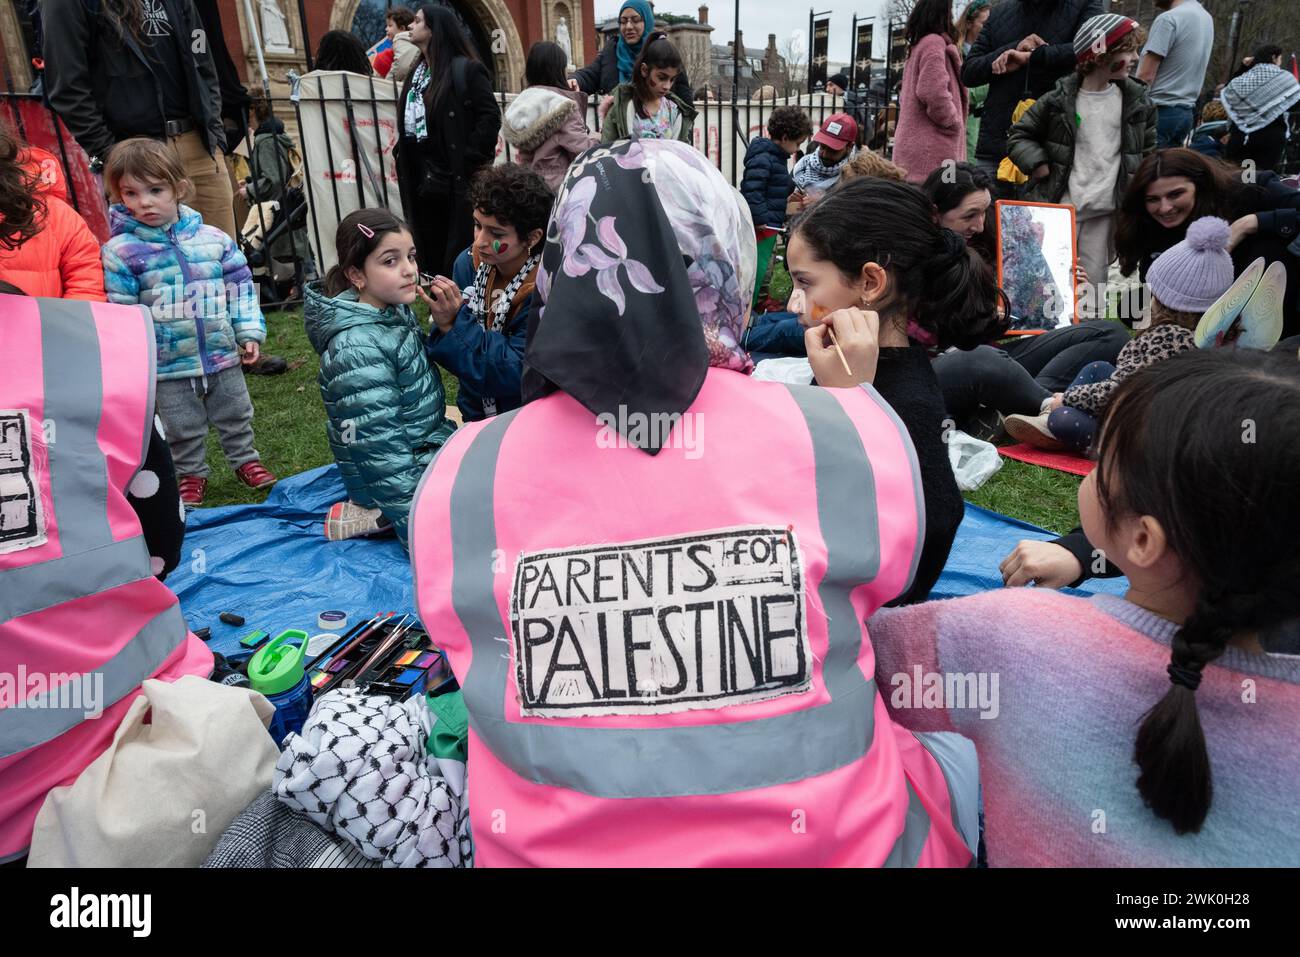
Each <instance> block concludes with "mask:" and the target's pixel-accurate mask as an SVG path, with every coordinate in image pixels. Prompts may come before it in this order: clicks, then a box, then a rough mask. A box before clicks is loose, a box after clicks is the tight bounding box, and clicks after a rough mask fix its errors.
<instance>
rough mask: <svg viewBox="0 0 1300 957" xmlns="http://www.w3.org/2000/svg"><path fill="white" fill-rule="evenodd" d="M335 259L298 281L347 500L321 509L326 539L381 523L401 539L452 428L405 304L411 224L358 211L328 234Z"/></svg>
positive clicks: (382, 212)
mask: <svg viewBox="0 0 1300 957" xmlns="http://www.w3.org/2000/svg"><path fill="white" fill-rule="evenodd" d="M335 246H336V248H337V250H338V265H337V266H335V267H334V268H333V269H331V270H330V271H329V275H327V276H326V277H325V282H324V286H323V288H322V285H321V284H320V283H309V284H308V285H307V304H306V307H305V309H304V310H303V321H304V322H305V323H306V326H307V338H309V339H310V340H311V344H312V347H313V348H315V350H316V351H317V352H318V353H320V377H319V381H320V393H321V400H322V401H323V402H324V403H325V412H326V414H327V415H328V416H329V421H328V423H327V424H326V430H327V432H328V435H329V440H330V447H331V449H332V450H333V452H334V460H335V461H336V462H338V466H339V473H340V474H341V475H342V477H343V484H344V486H346V488H347V490H348V496H349V500H348V501H346V502H339V503H337V504H335V505H333V506H332V507H331V508H330V511H329V515H328V517H327V519H326V521H325V537H326V538H328V539H329V540H330V541H338V540H340V539H345V538H358V537H361V536H365V535H375V534H378V533H381V532H384V531H386V530H387V529H388V528H389V527H391V528H393V529H394V530H395V531H396V532H397V537H398V538H399V539H400V540H401V542H402V544H403V545H404V546H405V545H406V522H407V515H408V513H409V512H410V510H411V498H412V497H413V496H414V495H415V487H416V485H418V484H419V482H420V476H421V475H423V474H424V469H425V466H427V465H428V464H429V460H430V459H432V458H433V455H434V453H435V452H437V451H438V449H439V448H441V447H442V444H443V443H444V442H446V441H447V438H448V437H449V436H450V435H451V433H452V431H453V430H454V429H455V425H453V424H452V423H451V422H449V421H448V420H447V415H446V413H447V405H446V401H447V400H446V396H445V395H444V393H443V389H442V379H441V377H440V376H439V375H438V371H437V369H436V368H430V365H429V361H428V359H426V358H425V355H424V336H423V334H422V333H421V331H420V324H419V321H418V320H417V319H416V318H415V313H414V312H412V311H411V303H413V302H414V301H415V300H416V297H417V296H418V297H422V298H424V300H425V301H426V302H428V301H429V299H428V297H427V296H424V294H423V290H421V289H420V286H419V279H420V268H419V265H418V263H417V261H416V255H415V241H414V240H413V239H412V238H411V231H410V230H409V229H408V228H407V227H406V224H405V223H403V222H402V221H401V220H400V219H398V218H397V217H396V216H394V215H393V214H392V213H390V212H388V210H386V209H359V210H357V211H356V212H354V213H350V214H349V215H347V216H346V217H344V219H343V222H341V223H339V228H338V232H337V233H336V234H335Z"/></svg>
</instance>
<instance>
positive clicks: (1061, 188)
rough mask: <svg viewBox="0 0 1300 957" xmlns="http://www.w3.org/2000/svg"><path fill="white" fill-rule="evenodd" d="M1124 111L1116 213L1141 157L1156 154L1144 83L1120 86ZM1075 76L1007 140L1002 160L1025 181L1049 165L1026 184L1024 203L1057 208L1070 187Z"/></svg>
mask: <svg viewBox="0 0 1300 957" xmlns="http://www.w3.org/2000/svg"><path fill="white" fill-rule="evenodd" d="M1120 87H1121V89H1122V90H1123V92H1124V106H1123V110H1122V113H1121V117H1120V144H1119V147H1120V163H1119V175H1118V176H1117V177H1116V178H1115V207H1114V208H1115V209H1118V208H1119V205H1120V200H1121V199H1122V198H1123V196H1124V190H1126V189H1127V188H1128V183H1129V180H1130V179H1131V178H1132V176H1133V174H1134V173H1135V172H1137V168H1138V164H1139V163H1141V162H1142V157H1144V156H1146V155H1147V154H1148V153H1151V152H1154V151H1155V148H1156V108H1155V105H1154V104H1152V102H1151V97H1149V96H1148V95H1147V88H1146V84H1145V83H1140V82H1138V81H1137V80H1134V79H1132V78H1128V79H1125V80H1124V81H1122V82H1121V84H1120ZM1078 100H1079V74H1077V73H1072V74H1070V75H1069V76H1067V77H1066V78H1065V79H1063V80H1061V81H1060V82H1059V83H1057V84H1056V89H1054V90H1052V92H1051V93H1048V94H1047V95H1046V96H1043V97H1039V99H1038V100H1037V101H1035V103H1034V105H1033V106H1031V107H1030V108H1029V112H1027V113H1026V114H1025V115H1024V116H1022V117H1021V118H1020V122H1019V123H1017V124H1015V125H1014V126H1013V127H1011V132H1010V134H1009V135H1008V136H1007V155H1008V156H1010V157H1011V162H1013V163H1015V164H1016V166H1018V167H1020V171H1021V172H1022V173H1024V174H1025V175H1026V176H1031V175H1033V172H1034V169H1035V167H1037V166H1039V165H1040V164H1042V163H1046V164H1047V165H1048V167H1049V168H1050V169H1049V172H1048V174H1047V175H1046V176H1044V177H1043V178H1042V179H1036V180H1030V182H1029V184H1028V186H1027V187H1026V188H1025V199H1027V200H1030V201H1031V202H1035V203H1059V202H1060V201H1061V197H1062V196H1064V195H1065V190H1066V187H1068V186H1069V185H1070V170H1071V169H1072V168H1073V166H1074V146H1075V139H1076V137H1077V136H1078V130H1079V125H1078V120H1077V117H1078V112H1077V109H1076V107H1077V104H1078Z"/></svg>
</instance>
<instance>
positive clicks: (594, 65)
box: [573, 34, 695, 103]
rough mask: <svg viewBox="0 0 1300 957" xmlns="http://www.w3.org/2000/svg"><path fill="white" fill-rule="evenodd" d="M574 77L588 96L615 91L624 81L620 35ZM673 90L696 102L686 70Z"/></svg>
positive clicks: (675, 82) (682, 97)
mask: <svg viewBox="0 0 1300 957" xmlns="http://www.w3.org/2000/svg"><path fill="white" fill-rule="evenodd" d="M573 78H574V79H575V80H577V81H578V89H579V90H581V91H582V92H583V93H586V94H587V95H588V96H591V95H593V94H595V93H613V92H614V90H616V89H617V88H618V85H619V84H620V83H621V82H623V81H622V80H620V79H619V78H618V35H617V34H615V35H614V36H612V37H610V39H609V42H608V43H606V44H605V45H604V46H603V47H602V48H601V51H600V52H599V53H598V54H596V59H594V60H592V61H591V62H590V63H588V64H587V65H586V66H584V67H583V68H582V69H581V70H579V71H578V72H577V73H575V74H573ZM673 92H674V93H676V94H677V95H678V96H679V97H680V98H681V99H683V100H685V101H686V102H687V103H694V102H695V91H694V90H692V89H691V81H690V78H689V77H688V76H687V75H686V71H685V70H682V71H681V72H680V73H678V74H677V79H676V80H675V81H674V82H673Z"/></svg>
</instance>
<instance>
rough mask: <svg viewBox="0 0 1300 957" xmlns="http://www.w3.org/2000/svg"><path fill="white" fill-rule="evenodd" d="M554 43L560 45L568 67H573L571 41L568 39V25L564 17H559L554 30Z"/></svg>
mask: <svg viewBox="0 0 1300 957" xmlns="http://www.w3.org/2000/svg"><path fill="white" fill-rule="evenodd" d="M555 42H556V43H558V44H559V45H560V49H561V50H563V51H564V56H565V58H566V60H567V62H568V63H569V65H570V66H572V65H573V41H572V40H571V39H570V38H569V24H568V22H567V21H566V20H565V18H564V17H560V24H559V26H557V27H556V28H555Z"/></svg>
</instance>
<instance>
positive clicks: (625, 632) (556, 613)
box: [511, 527, 811, 717]
mask: <svg viewBox="0 0 1300 957" xmlns="http://www.w3.org/2000/svg"><path fill="white" fill-rule="evenodd" d="M802 579H803V571H802V568H801V567H800V562H799V553H798V548H797V546H796V544H795V538H794V533H793V532H791V531H789V530H787V529H784V528H766V527H744V528H727V529H718V530H715V531H710V532H703V533H701V534H698V535H692V536H688V537H681V538H659V539H647V540H644V541H638V542H627V543H621V544H612V545H605V546H584V547H581V548H571V549H564V550H560V551H548V552H525V553H523V554H521V555H520V557H519V562H518V564H517V565H516V566H515V579H514V589H513V596H512V600H511V629H512V631H513V632H514V653H515V678H516V681H517V683H518V690H519V698H520V707H521V710H522V712H523V714H525V715H528V716H531V717H559V716H579V715H600V714H655V713H663V712H670V711H683V710H687V709H693V708H721V707H725V706H727V705H735V704H742V703H746V702H752V701H762V700H765V699H768V698H775V697H778V696H780V695H784V694H791V693H797V692H803V691H807V690H808V688H809V687H810V684H811V681H810V667H811V656H810V653H809V649H808V638H807V634H806V629H805V623H804V615H803V581H802Z"/></svg>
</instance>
